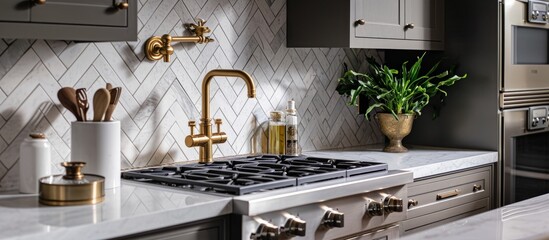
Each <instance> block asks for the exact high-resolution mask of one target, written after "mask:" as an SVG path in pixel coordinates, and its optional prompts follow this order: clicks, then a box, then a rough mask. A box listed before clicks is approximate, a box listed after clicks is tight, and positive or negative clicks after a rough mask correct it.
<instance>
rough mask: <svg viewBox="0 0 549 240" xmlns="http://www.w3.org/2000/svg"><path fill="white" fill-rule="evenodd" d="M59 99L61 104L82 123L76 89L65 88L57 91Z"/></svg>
mask: <svg viewBox="0 0 549 240" xmlns="http://www.w3.org/2000/svg"><path fill="white" fill-rule="evenodd" d="M57 98H59V102H61V105H63V107H65V108H66V109H67V110H69V111H70V112H71V113H72V114H74V116H75V117H76V120H77V121H82V118H81V117H80V114H79V113H78V108H77V105H76V90H75V89H74V88H71V87H64V88H61V89H59V91H57Z"/></svg>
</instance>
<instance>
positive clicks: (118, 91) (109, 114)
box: [105, 87, 122, 121]
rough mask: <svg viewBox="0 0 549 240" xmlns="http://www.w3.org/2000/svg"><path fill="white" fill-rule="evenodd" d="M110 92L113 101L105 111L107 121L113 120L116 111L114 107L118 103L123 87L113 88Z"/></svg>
mask: <svg viewBox="0 0 549 240" xmlns="http://www.w3.org/2000/svg"><path fill="white" fill-rule="evenodd" d="M109 92H110V94H111V102H110V103H109V107H108V108H107V112H106V113H105V121H110V120H111V118H112V113H113V112H114V109H115V108H116V105H117V104H118V100H119V99H120V94H122V88H121V87H115V88H113V89H111V90H110V91H109Z"/></svg>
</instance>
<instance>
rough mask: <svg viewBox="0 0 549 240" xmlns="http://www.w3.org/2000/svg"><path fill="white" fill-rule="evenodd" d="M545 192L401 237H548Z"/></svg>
mask: <svg viewBox="0 0 549 240" xmlns="http://www.w3.org/2000/svg"><path fill="white" fill-rule="evenodd" d="M548 202H549V194H545V195H542V196H539V197H535V198H531V199H528V200H524V201H521V202H517V203H514V204H511V205H508V206H505V207H502V208H498V209H494V210H491V211H489V212H485V213H482V214H478V215H475V216H471V217H468V218H464V219H461V220H458V221H455V222H451V223H448V224H445V225H442V226H439V227H435V228H432V229H428V230H426V231H423V232H418V233H415V234H412V235H410V236H406V237H405V238H404V239H406V240H413V239H421V240H430V239H445V240H452V239H456V240H457V239H459V240H464V239H549V228H548V226H549V217H547V216H548V214H549V208H548V207H547V206H548Z"/></svg>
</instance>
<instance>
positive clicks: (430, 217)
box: [402, 198, 490, 235]
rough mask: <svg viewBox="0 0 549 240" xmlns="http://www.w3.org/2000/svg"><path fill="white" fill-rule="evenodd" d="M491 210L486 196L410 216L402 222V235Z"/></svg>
mask: <svg viewBox="0 0 549 240" xmlns="http://www.w3.org/2000/svg"><path fill="white" fill-rule="evenodd" d="M488 210H490V199H489V198H485V199H481V200H478V201H474V202H471V203H467V204H463V205H460V206H457V207H454V208H449V209H446V210H443V211H439V212H435V213H431V214H427V215H423V216H421V217H417V218H409V219H407V220H405V221H403V222H402V230H403V232H402V235H408V234H411V233H415V232H419V231H422V230H426V229H429V228H433V227H436V226H440V225H443V224H445V223H449V222H453V221H456V220H459V219H462V218H466V217H470V216H473V215H475V214H479V213H482V212H485V211H488Z"/></svg>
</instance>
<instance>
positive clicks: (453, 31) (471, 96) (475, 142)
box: [386, 0, 501, 150]
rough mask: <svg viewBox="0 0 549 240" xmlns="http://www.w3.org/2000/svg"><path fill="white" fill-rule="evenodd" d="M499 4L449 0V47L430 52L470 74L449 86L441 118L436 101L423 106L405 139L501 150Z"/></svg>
mask: <svg viewBox="0 0 549 240" xmlns="http://www.w3.org/2000/svg"><path fill="white" fill-rule="evenodd" d="M472 6H474V7H472ZM498 8H499V3H498V1H497V0H485V1H475V0H465V1H446V12H445V16H446V20H445V21H446V30H445V50H444V51H442V52H429V53H428V55H429V57H430V58H431V60H430V61H431V62H433V61H432V59H435V58H444V60H443V62H444V63H445V64H444V65H445V66H444V67H447V66H450V65H452V64H455V65H456V67H457V68H456V71H457V73H458V75H462V74H463V73H467V74H468V77H467V78H466V79H464V80H462V81H460V82H458V83H456V85H454V86H451V87H450V88H448V97H447V98H446V101H445V102H446V104H445V106H444V107H443V108H442V110H441V112H440V116H439V117H438V118H437V119H435V120H432V117H431V116H432V114H433V111H432V108H431V107H430V106H428V107H427V108H426V109H425V110H424V111H423V114H422V116H421V117H419V118H418V119H416V121H415V122H414V126H413V130H412V133H411V134H410V135H409V136H408V137H406V138H405V139H404V143H405V144H421V145H431V146H441V147H457V148H472V149H483V150H498V148H499V129H500V127H499V125H500V124H499V121H500V118H499V114H498V109H499V107H498V93H499V76H500V73H499V71H498V64H499V63H501V60H500V58H499V57H498V48H499V44H498V36H499V35H500V34H499V31H498V29H499V27H498V19H499V17H498ZM421 53H422V52H417V51H416V52H414V51H388V52H387V54H386V59H387V61H388V63H389V64H395V63H400V62H402V60H403V59H410V58H415V56H418V55H420V54H421ZM425 66H428V65H427V64H426V65H425Z"/></svg>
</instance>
